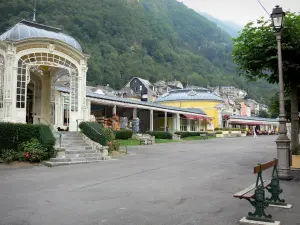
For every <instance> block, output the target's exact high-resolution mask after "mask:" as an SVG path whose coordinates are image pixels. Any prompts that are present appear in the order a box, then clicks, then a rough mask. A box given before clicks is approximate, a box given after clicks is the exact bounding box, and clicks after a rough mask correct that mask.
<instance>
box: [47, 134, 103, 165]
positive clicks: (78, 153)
mask: <svg viewBox="0 0 300 225" xmlns="http://www.w3.org/2000/svg"><path fill="white" fill-rule="evenodd" d="M60 133H61V135H62V137H61V147H59V148H56V150H57V155H56V158H51V159H50V160H49V161H45V162H44V164H45V165H46V166H50V167H54V166H64V165H70V164H82V163H90V162H100V161H103V160H104V159H106V158H107V157H105V156H104V154H103V150H104V149H105V147H102V150H98V149H93V147H92V146H90V145H89V144H87V143H86V141H85V140H84V139H83V138H82V136H81V135H80V134H79V133H77V132H60Z"/></svg>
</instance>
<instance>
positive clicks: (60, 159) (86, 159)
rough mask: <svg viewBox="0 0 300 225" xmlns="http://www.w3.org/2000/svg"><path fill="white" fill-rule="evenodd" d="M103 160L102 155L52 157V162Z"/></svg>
mask: <svg viewBox="0 0 300 225" xmlns="http://www.w3.org/2000/svg"><path fill="white" fill-rule="evenodd" d="M97 160H102V156H99V157H84V158H51V159H50V162H89V161H97Z"/></svg>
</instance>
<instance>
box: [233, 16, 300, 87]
mask: <svg viewBox="0 0 300 225" xmlns="http://www.w3.org/2000/svg"><path fill="white" fill-rule="evenodd" d="M284 22H285V29H283V31H282V55H283V73H284V79H285V83H290V82H292V81H294V82H299V79H298V76H297V74H299V72H300V67H299V63H300V57H299V56H300V41H299V36H300V15H299V14H296V13H287V14H286V17H285V21H284ZM233 60H234V61H235V62H236V63H237V65H238V69H239V71H240V73H241V74H243V75H245V76H247V77H248V78H249V79H251V80H253V79H254V80H255V79H258V78H263V79H266V80H267V81H268V82H270V83H277V82H278V58H277V42H276V37H275V34H274V29H273V27H272V25H271V21H270V19H266V20H265V19H261V20H259V21H258V26H256V25H254V24H253V23H249V24H247V25H246V26H245V28H244V29H243V31H242V32H241V34H240V36H239V37H238V38H236V39H234V49H233Z"/></svg>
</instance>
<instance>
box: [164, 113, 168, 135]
mask: <svg viewBox="0 0 300 225" xmlns="http://www.w3.org/2000/svg"><path fill="white" fill-rule="evenodd" d="M164 122H165V127H164V131H167V125H168V113H167V112H165V120H164Z"/></svg>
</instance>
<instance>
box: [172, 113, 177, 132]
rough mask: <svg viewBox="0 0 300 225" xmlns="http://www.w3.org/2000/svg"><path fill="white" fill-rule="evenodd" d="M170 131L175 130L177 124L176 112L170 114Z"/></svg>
mask: <svg viewBox="0 0 300 225" xmlns="http://www.w3.org/2000/svg"><path fill="white" fill-rule="evenodd" d="M172 131H177V126H176V114H173V115H172Z"/></svg>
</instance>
